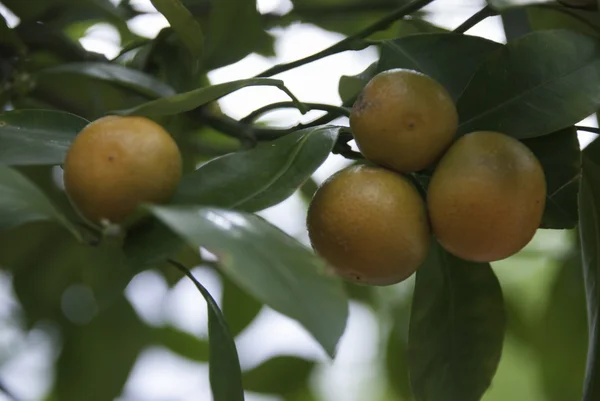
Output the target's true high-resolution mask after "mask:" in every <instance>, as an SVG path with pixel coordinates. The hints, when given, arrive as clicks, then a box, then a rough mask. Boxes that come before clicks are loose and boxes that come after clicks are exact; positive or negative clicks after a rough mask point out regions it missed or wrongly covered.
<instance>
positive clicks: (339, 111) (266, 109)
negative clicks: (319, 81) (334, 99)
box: [240, 102, 350, 124]
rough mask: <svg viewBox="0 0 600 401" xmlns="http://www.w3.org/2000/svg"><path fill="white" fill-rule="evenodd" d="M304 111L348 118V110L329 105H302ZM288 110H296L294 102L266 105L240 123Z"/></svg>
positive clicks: (247, 122)
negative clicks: (324, 112) (318, 111)
mask: <svg viewBox="0 0 600 401" xmlns="http://www.w3.org/2000/svg"><path fill="white" fill-rule="evenodd" d="M303 105H304V107H305V109H306V110H308V111H311V110H323V111H327V112H329V113H333V114H335V116H336V117H342V116H345V117H349V116H350V110H348V109H347V108H345V107H339V106H334V105H331V104H322V103H303ZM289 108H297V107H296V104H295V103H294V102H277V103H272V104H268V105H266V106H263V107H261V108H260V109H256V110H254V111H253V112H252V113H250V114H248V115H247V116H246V117H244V118H242V119H241V120H240V122H241V123H244V124H250V123H252V122H254V121H255V120H256V119H257V118H258V117H260V116H261V115H263V114H265V113H268V112H269V111H272V110H277V109H289Z"/></svg>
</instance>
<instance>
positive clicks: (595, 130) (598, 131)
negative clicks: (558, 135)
mask: <svg viewBox="0 0 600 401" xmlns="http://www.w3.org/2000/svg"><path fill="white" fill-rule="evenodd" d="M575 129H576V130H577V131H585V132H591V133H592V134H596V135H600V128H594V127H586V126H583V125H576V126H575Z"/></svg>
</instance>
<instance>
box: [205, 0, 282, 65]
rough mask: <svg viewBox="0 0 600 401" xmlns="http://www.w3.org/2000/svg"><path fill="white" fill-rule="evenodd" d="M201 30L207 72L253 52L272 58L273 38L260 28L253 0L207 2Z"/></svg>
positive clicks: (260, 23)
mask: <svg viewBox="0 0 600 401" xmlns="http://www.w3.org/2000/svg"><path fill="white" fill-rule="evenodd" d="M204 27H205V33H206V42H207V43H206V61H207V66H206V67H207V68H208V69H211V70H212V69H215V68H218V67H222V66H225V65H229V64H233V63H235V62H237V61H239V60H241V59H243V58H244V57H246V56H247V55H248V54H250V53H253V52H254V53H258V54H262V55H263V56H272V55H274V51H273V42H274V39H273V37H272V36H271V35H270V34H269V33H268V32H266V30H265V29H264V26H263V17H262V15H260V13H259V12H258V10H257V9H256V0H229V1H213V2H211V11H210V14H209V15H208V18H207V20H206V23H205V24H204Z"/></svg>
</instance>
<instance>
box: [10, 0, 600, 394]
mask: <svg viewBox="0 0 600 401" xmlns="http://www.w3.org/2000/svg"><path fill="white" fill-rule="evenodd" d="M23 1H26V0H23ZM220 1H226V0H220ZM113 2H115V3H118V2H119V0H113ZM131 4H132V5H133V6H134V7H135V8H136V9H138V10H140V11H144V12H147V14H145V15H142V16H139V17H136V18H133V19H132V20H130V21H129V23H128V25H129V27H130V29H131V30H132V31H133V32H135V33H136V34H138V35H141V36H144V37H148V38H152V37H154V36H155V35H156V34H157V33H158V32H159V31H160V29H161V28H163V27H165V26H167V25H168V23H167V21H166V19H165V18H164V17H162V16H161V15H160V14H158V13H156V10H155V9H154V8H153V7H152V5H151V3H150V1H149V0H134V1H132V2H131ZM483 5H484V2H483V1H482V0H439V1H436V2H434V3H432V4H431V5H430V6H428V7H427V8H426V9H425V10H424V11H425V14H424V17H423V18H424V19H426V20H428V21H429V22H431V23H433V24H436V25H438V26H441V27H444V28H448V29H452V28H455V27H457V26H458V25H459V24H460V23H462V22H463V21H464V20H466V19H467V18H468V17H469V16H471V15H472V14H473V13H475V12H476V11H477V10H479V9H480V8H481V7H482V6H483ZM257 7H258V9H259V11H260V12H261V13H263V14H266V13H270V14H281V15H283V14H286V13H287V12H289V11H290V10H291V9H292V7H293V6H292V3H291V2H290V1H289V0H258V1H257ZM0 13H1V14H2V15H3V16H4V17H5V18H6V20H7V21H8V22H9V25H10V26H16V25H18V24H19V20H18V18H16V17H15V16H14V15H13V14H11V13H10V11H8V10H7V9H6V8H4V7H2V6H1V5H0ZM231 28H232V29H235V27H231ZM270 33H271V34H272V35H273V36H274V37H275V38H276V45H275V49H276V56H275V57H263V56H260V55H256V54H251V55H249V56H247V57H246V58H244V59H243V60H241V61H240V62H238V63H236V64H233V65H230V66H227V67H225V68H222V69H218V70H215V71H212V72H211V73H210V74H209V78H210V81H211V82H212V83H215V84H216V83H222V82H226V81H230V80H234V79H242V78H247V77H250V76H252V75H254V74H257V73H259V72H261V71H263V70H264V69H266V68H268V67H271V66H273V65H275V64H278V63H281V62H287V61H291V60H295V59H298V58H301V57H305V56H307V55H310V54H312V53H315V52H317V51H319V50H322V49H323V48H325V47H327V46H330V45H332V44H333V43H335V42H337V41H339V40H340V39H342V38H343V35H341V34H339V33H335V32H330V31H327V30H324V29H323V28H320V27H318V26H316V25H311V24H305V23H294V24H292V25H290V26H287V27H285V28H275V29H272V30H271V31H270ZM467 34H472V35H478V36H482V37H485V38H488V39H491V40H494V41H497V42H505V41H506V35H505V31H504V27H503V24H502V20H501V18H500V17H493V18H488V19H487V20H485V21H483V22H482V23H480V24H478V25H477V26H476V27H474V28H473V29H471V30H470V31H468V32H467ZM80 42H81V44H82V45H83V46H84V47H85V48H86V49H88V50H92V51H96V52H99V53H103V54H105V55H106V56H107V57H109V58H112V57H114V56H116V55H117V54H118V53H119V51H120V50H121V46H120V41H119V34H118V32H117V31H116V29H115V28H114V27H112V26H111V25H108V24H97V25H94V26H92V27H90V28H88V29H87V30H86V31H85V34H84V36H83V37H82V38H81V39H80ZM377 57H378V55H377V51H376V50H375V49H373V48H369V49H366V50H364V51H358V52H346V53H342V54H338V55H334V56H331V57H328V58H326V59H322V60H319V61H317V62H314V63H312V64H309V65H307V66H304V67H301V68H298V69H296V70H292V71H289V72H286V73H283V74H281V75H280V76H279V78H281V79H283V80H284V81H285V83H286V85H287V86H288V88H290V89H291V90H292V92H293V93H294V94H295V95H296V96H297V97H299V98H300V99H301V100H302V101H306V102H310V101H314V102H320V103H331V104H340V98H339V95H338V91H337V89H338V80H339V78H340V76H342V75H354V74H357V73H359V72H361V71H363V70H364V69H365V68H366V67H367V66H368V65H369V64H370V63H372V62H373V61H375V60H376V59H377ZM281 100H287V99H286V98H285V97H284V95H282V94H281V92H279V91H278V90H276V89H273V88H264V87H258V88H246V89H243V90H240V91H238V92H236V93H234V94H231V95H228V96H226V97H225V98H223V99H221V100H220V101H219V104H220V106H221V108H222V110H223V111H224V112H225V113H226V114H228V115H230V116H232V117H234V118H242V117H244V116H245V115H247V114H248V113H249V112H251V111H253V110H255V109H256V108H258V107H260V106H263V105H266V104H269V103H272V102H275V101H281ZM316 115H318V112H311V113H309V114H307V115H306V116H301V115H300V114H299V113H298V112H296V111H292V110H283V111H277V112H273V113H270V114H268V115H266V116H265V117H264V118H263V119H262V120H261V121H264V122H267V123H269V124H271V125H276V126H291V125H293V124H295V123H296V122H297V121H309V120H311V119H313V118H314V117H315V116H316ZM336 123H339V124H347V121H346V120H344V119H339V120H337V121H336ZM582 124H585V125H588V126H593V127H597V121H596V119H595V117H590V118H588V119H586V120H585V121H584V122H582ZM592 139H593V136H592V135H591V134H584V133H582V134H581V136H580V142H581V145H582V147H583V146H585V145H586V144H587V143H589V141H590V140H592ZM347 163H348V161H347V160H345V159H344V158H342V157H341V156H335V155H334V156H331V157H330V158H329V159H328V160H327V162H326V163H325V164H324V165H323V166H322V167H321V168H320V169H319V170H318V171H317V172H316V174H315V176H314V179H315V181H316V182H317V183H319V182H322V181H323V180H324V179H325V178H327V177H328V176H329V175H331V174H332V173H333V172H335V171H336V170H338V169H340V168H342V167H343V166H345V165H346V164H347ZM306 207H307V201H306V199H305V198H303V197H302V196H301V195H300V194H296V195H294V196H292V197H291V198H289V199H288V200H286V201H284V202H283V203H281V204H280V205H277V206H275V207H273V208H270V209H268V210H265V211H263V212H260V214H261V215H262V216H264V217H265V218H267V219H268V220H269V221H271V222H272V223H273V224H275V225H277V226H279V227H280V228H281V229H283V230H284V231H285V232H287V233H288V234H290V235H292V236H294V237H296V238H298V239H299V240H300V241H302V242H304V243H305V244H308V241H307V234H306V229H305V224H304V221H305V217H306ZM576 234H577V233H576V232H573V231H540V232H539V233H538V234H537V235H536V237H535V239H534V241H532V243H531V244H530V245H529V246H528V247H527V248H526V249H524V250H523V251H522V252H520V253H519V254H518V255H516V256H514V257H512V258H510V259H508V260H505V261H502V262H498V263H495V264H493V267H494V269H495V271H496V273H497V275H498V276H499V278H500V281H501V284H502V287H503V290H504V294H505V298H506V304H507V309H508V315H509V327H508V332H507V336H506V340H505V344H504V353H503V356H502V360H501V364H500V367H499V370H498V374H497V375H496V377H495V379H494V381H493V383H492V387H491V388H490V390H489V391H488V392H487V393H486V395H485V397H484V400H485V401H501V400H502V401H504V400H507V399H513V400H527V401H570V400H575V399H578V398H580V393H581V385H582V380H583V372H584V365H585V354H586V349H587V334H586V332H587V327H586V326H587V324H586V312H585V300H584V292H583V281H582V273H581V266H580V260H579V256H578V252H577V249H578V243H577V239H576ZM40 257H42V256H41V255H40ZM194 274H195V275H196V276H197V277H198V278H199V280H200V281H201V282H202V283H203V284H204V285H205V286H206V287H207V288H208V290H209V291H210V292H211V293H212V295H213V297H214V298H215V299H216V300H217V301H218V302H220V300H221V294H222V290H223V283H222V282H221V281H220V279H219V276H218V275H216V274H215V273H214V271H213V270H212V269H211V268H207V267H202V266H198V267H196V268H195V269H194ZM31 279H32V280H35V279H36V278H35V277H32V278H31ZM11 280H12V278H11V276H10V275H9V274H8V273H6V272H4V271H2V270H0V382H1V383H3V384H4V385H5V386H6V387H7V388H8V389H10V390H11V391H12V392H14V393H15V395H17V396H19V397H20V398H21V399H23V400H32V401H33V400H43V399H45V398H46V395H47V394H48V393H49V391H50V389H51V387H52V384H53V378H54V368H55V362H56V357H57V355H58V351H59V350H60V347H61V337H60V334H59V333H58V331H57V330H56V327H53V326H52V324H50V323H48V324H43V323H39V324H37V325H36V326H35V327H33V328H32V329H27V330H26V329H25V326H24V325H23V323H22V319H21V314H22V309H21V306H20V305H19V303H18V301H17V300H16V297H15V296H14V294H13V292H12V285H11ZM412 285H413V282H412V280H408V281H407V282H405V283H402V284H400V285H396V286H392V287H387V288H377V289H375V290H374V291H373V294H372V295H370V296H369V297H365V298H364V299H363V301H352V303H351V307H350V318H349V321H348V325H347V329H346V331H345V333H344V336H343V337H342V340H341V343H340V345H339V350H338V355H337V358H336V359H335V360H334V361H331V360H329V359H328V358H327V357H326V355H325V354H324V352H323V351H322V350H321V349H320V347H319V346H318V344H317V343H316V342H315V341H314V340H313V339H312V338H311V337H310V336H309V335H308V334H307V332H306V331H305V330H304V329H303V328H301V327H300V326H299V325H298V324H297V323H295V322H294V321H293V320H290V319H289V318H287V317H285V316H282V315H280V314H279V313H277V312H275V311H273V310H271V309H269V308H268V307H263V309H262V310H261V312H260V313H259V315H258V316H257V318H256V319H255V320H254V321H253V322H252V323H251V324H250V325H249V326H248V327H247V328H245V329H244V330H243V331H242V332H241V333H240V334H239V335H238V336H237V338H236V344H237V347H238V351H239V355H240V360H241V364H242V368H244V369H246V370H248V369H252V368H254V367H256V366H258V365H260V364H261V363H263V362H264V361H266V360H268V359H270V358H273V357H275V356H278V355H293V356H299V357H301V358H304V359H306V360H309V361H315V362H316V365H315V367H314V368H313V369H312V370H311V371H310V373H309V374H308V375H307V379H306V380H307V386H308V387H309V388H310V389H311V392H312V393H313V395H312V396H311V397H312V398H303V396H302V395H296V396H295V397H296V398H286V399H289V400H292V399H294V400H297V401H300V400H304V399H306V400H307V401H309V400H310V401H341V400H343V401H388V400H389V401H392V400H399V401H402V400H406V401H408V400H409V399H410V398H409V397H406V396H405V394H406V368H405V355H404V346H405V343H406V334H407V321H408V312H409V306H410V296H411V289H412ZM72 291H73V294H75V295H73V294H72V295H73V296H77V297H79V298H81V297H83V298H85V296H86V294H87V293H86V289H85V288H73V289H72ZM126 294H127V299H128V300H129V302H130V303H131V305H132V306H133V308H134V309H135V312H136V313H137V314H138V316H139V317H140V319H141V320H142V321H143V322H144V323H145V324H147V325H150V326H153V327H175V328H177V329H179V330H181V331H183V332H186V333H189V334H192V335H193V336H197V337H199V338H204V339H206V338H207V325H206V320H207V314H206V304H205V303H204V300H203V299H202V297H201V296H200V295H199V294H198V292H197V290H196V289H195V287H194V286H193V284H192V283H190V282H189V281H188V280H181V281H179V282H178V283H177V284H176V285H175V286H173V287H170V286H169V285H168V283H167V282H166V280H165V278H164V277H163V275H161V274H159V273H158V272H156V271H145V272H143V273H141V274H139V275H138V276H136V277H135V279H134V280H133V281H132V282H131V283H130V284H129V286H128V287H127V290H126ZM306 296H307V297H310V294H306ZM92 301H93V300H92ZM65 313H66V314H67V315H68V311H65ZM90 352H93V351H90ZM300 371H302V369H300V370H299V371H298V372H300ZM286 372H287V371H284V376H283V377H280V378H279V379H278V380H286V377H285V374H287V373H286ZM298 372H295V371H294V370H290V371H289V375H296V374H299V373H298ZM292 379H294V378H293V377H290V380H292ZM210 399H211V395H210V388H209V382H208V366H207V364H205V363H200V362H195V361H193V360H192V359H190V358H186V357H184V356H182V355H181V353H174V352H173V351H172V350H170V349H169V348H167V347H164V346H151V347H148V348H146V349H144V350H143V351H142V353H141V354H140V356H139V357H138V359H137V361H136V363H135V366H134V368H133V370H132V372H131V374H130V375H129V378H128V380H127V383H126V386H125V389H124V391H123V394H122V395H121V396H120V398H119V400H120V401H192V400H194V401H198V400H210ZM283 399H284V398H283V397H282V396H276V395H265V394H259V393H251V392H249V393H248V394H247V400H248V401H277V400H283ZM0 400H2V401H3V400H7V399H6V398H3V396H1V395H0ZM56 401H60V400H56ZM82 401H84V400H82ZM107 401H108V400H107Z"/></svg>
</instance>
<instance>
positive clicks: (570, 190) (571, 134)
mask: <svg viewBox="0 0 600 401" xmlns="http://www.w3.org/2000/svg"><path fill="white" fill-rule="evenodd" d="M523 143H524V144H525V145H527V146H528V147H529V148H530V149H531V150H532V151H533V153H535V155H536V156H537V158H538V160H539V161H540V163H541V164H542V167H543V168H544V174H545V175H546V185H547V192H548V196H547V199H546V209H545V211H544V216H543V218H542V224H541V226H540V227H541V228H554V229H565V228H575V226H576V225H577V221H578V219H579V213H578V210H577V195H578V193H579V184H580V181H581V150H580V147H579V140H578V139H577V130H576V129H575V128H574V127H569V128H566V129H563V130H561V131H558V132H555V133H552V134H550V135H544V136H541V137H538V138H530V139H526V140H524V141H523Z"/></svg>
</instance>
